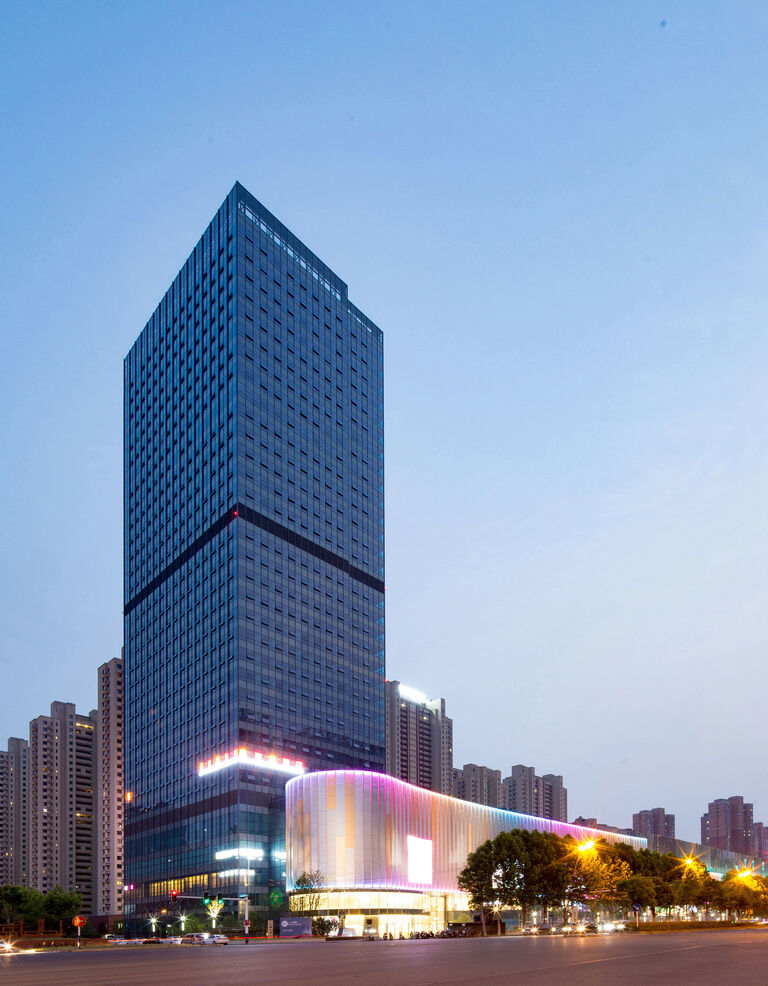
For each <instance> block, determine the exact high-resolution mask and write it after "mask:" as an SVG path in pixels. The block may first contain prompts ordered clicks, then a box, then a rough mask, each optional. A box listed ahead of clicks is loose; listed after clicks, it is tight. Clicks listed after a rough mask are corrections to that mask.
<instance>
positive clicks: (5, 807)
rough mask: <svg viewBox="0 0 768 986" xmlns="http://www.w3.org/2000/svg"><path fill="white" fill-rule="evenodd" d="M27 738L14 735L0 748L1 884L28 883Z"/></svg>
mask: <svg viewBox="0 0 768 986" xmlns="http://www.w3.org/2000/svg"><path fill="white" fill-rule="evenodd" d="M28 748H29V744H28V743H27V741H26V740H23V739H18V738H16V737H11V739H9V740H8V750H7V751H3V750H0V887H1V886H3V885H4V884H12V885H13V886H18V887H23V886H25V885H26V883H27V825H28V818H27V753H28Z"/></svg>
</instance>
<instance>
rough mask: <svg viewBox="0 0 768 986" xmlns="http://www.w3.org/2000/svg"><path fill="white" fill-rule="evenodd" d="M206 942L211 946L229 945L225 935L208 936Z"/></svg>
mask: <svg viewBox="0 0 768 986" xmlns="http://www.w3.org/2000/svg"><path fill="white" fill-rule="evenodd" d="M208 941H209V942H210V944H211V945H229V938H227V936H226V935H209V936H208Z"/></svg>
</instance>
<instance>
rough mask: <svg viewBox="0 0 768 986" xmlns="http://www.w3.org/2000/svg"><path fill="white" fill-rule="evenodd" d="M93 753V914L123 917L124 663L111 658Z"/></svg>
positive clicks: (101, 686) (102, 680)
mask: <svg viewBox="0 0 768 986" xmlns="http://www.w3.org/2000/svg"><path fill="white" fill-rule="evenodd" d="M97 688H98V703H99V710H98V712H99V714H98V722H97V752H96V760H97V763H96V815H95V818H96V856H95V885H96V889H95V894H94V910H95V912H96V913H97V914H101V915H111V916H115V915H119V914H122V913H123V884H124V882H125V881H124V874H123V870H124V865H123V850H124V846H123V813H124V810H125V751H124V746H123V742H124V740H123V736H124V723H123V704H124V695H123V659H122V658H113V659H112V660H111V661H107V662H106V663H105V664H102V665H101V667H100V668H99V670H98V684H97Z"/></svg>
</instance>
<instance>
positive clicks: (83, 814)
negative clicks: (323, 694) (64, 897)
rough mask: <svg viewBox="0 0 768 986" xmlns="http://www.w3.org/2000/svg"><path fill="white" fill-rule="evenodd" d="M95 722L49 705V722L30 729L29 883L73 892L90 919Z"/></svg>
mask: <svg viewBox="0 0 768 986" xmlns="http://www.w3.org/2000/svg"><path fill="white" fill-rule="evenodd" d="M96 716H97V713H96V712H91V714H90V715H87V716H84V715H82V714H81V713H79V712H76V711H75V707H74V705H71V704H69V703H68V702H52V703H51V714H50V715H49V716H38V717H37V718H36V719H33V720H32V722H30V724H29V754H28V767H27V782H28V805H29V816H28V817H29V832H28V839H29V878H28V883H29V886H30V887H34V888H35V889H36V890H40V891H42V892H43V893H45V892H47V891H48V890H51V889H52V888H53V887H55V886H60V887H62V888H63V889H64V890H74V891H76V892H77V893H79V894H80V897H81V900H82V905H81V907H82V912H83V913H84V914H93V913H94V907H93V905H94V895H93V890H94V885H93V884H94V874H93V863H94V858H93V857H94V840H95V826H94V817H93V812H94V781H95V764H94V759H95V727H96Z"/></svg>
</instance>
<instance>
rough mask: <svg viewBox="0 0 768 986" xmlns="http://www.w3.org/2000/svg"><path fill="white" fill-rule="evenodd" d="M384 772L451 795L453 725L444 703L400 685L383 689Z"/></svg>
mask: <svg viewBox="0 0 768 986" xmlns="http://www.w3.org/2000/svg"><path fill="white" fill-rule="evenodd" d="M385 721H386V735H387V742H386V747H387V756H386V770H387V773H388V774H391V775H392V776H393V777H399V778H400V780H402V781H407V782H408V783H409V784H416V785H417V786H418V787H425V788H429V789H430V790H431V791H440V792H441V793H442V794H452V793H453V721H452V720H451V719H449V718H448V716H446V714H445V699H444V698H436V699H428V698H427V696H426V695H424V694H423V693H421V692H419V691H416V690H415V689H413V688H410V687H408V686H407V685H402V684H401V683H400V682H399V681H388V682H387V685H386V718H385Z"/></svg>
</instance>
